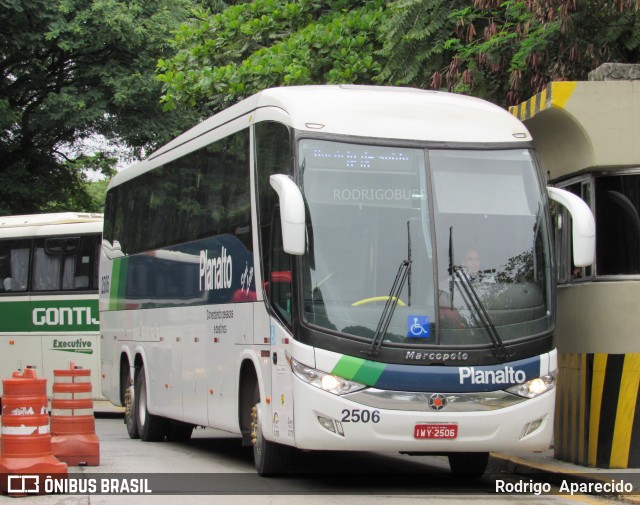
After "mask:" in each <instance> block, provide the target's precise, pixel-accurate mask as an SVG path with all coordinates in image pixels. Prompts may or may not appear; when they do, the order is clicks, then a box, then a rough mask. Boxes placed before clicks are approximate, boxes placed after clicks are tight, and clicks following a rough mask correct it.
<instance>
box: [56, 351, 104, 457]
mask: <svg viewBox="0 0 640 505" xmlns="http://www.w3.org/2000/svg"><path fill="white" fill-rule="evenodd" d="M51 446H52V449H53V454H54V455H55V456H56V457H57V458H58V459H59V460H60V461H64V462H65V463H67V464H68V465H72V466H78V465H88V466H98V465H99V464H100V440H98V436H97V435H96V423H95V417H94V415H93V399H92V394H91V370H87V369H82V368H77V367H76V366H74V364H73V363H71V366H70V368H69V370H54V371H53V400H52V401H51Z"/></svg>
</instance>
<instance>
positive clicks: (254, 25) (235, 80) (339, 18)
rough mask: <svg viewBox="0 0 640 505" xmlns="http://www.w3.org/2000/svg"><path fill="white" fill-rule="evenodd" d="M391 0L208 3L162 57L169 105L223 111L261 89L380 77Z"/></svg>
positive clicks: (161, 69) (162, 77)
mask: <svg viewBox="0 0 640 505" xmlns="http://www.w3.org/2000/svg"><path fill="white" fill-rule="evenodd" d="M383 7H384V2H383V0H371V1H352V0H296V1H294V0H291V1H287V0H255V1H254V2H251V3H246V4H239V5H235V6H232V7H229V8H227V9H226V10H224V11H223V12H221V13H219V14H215V15H212V14H211V13H210V12H208V11H206V10H200V11H199V12H198V13H197V16H196V18H195V19H193V20H190V22H189V23H185V24H183V25H182V26H181V28H180V30H179V31H178V33H177V34H176V36H175V37H174V38H173V39H172V40H171V45H172V48H173V49H174V51H175V53H176V54H175V56H173V57H171V58H167V59H161V60H160V61H159V63H158V71H159V79H160V80H161V81H162V82H163V83H164V88H163V91H164V95H163V97H162V100H163V101H164V103H165V109H166V110H172V109H173V108H174V107H176V106H178V105H179V104H186V105H189V106H192V107H195V106H198V107H203V108H204V109H205V110H207V111H208V112H215V111H218V110H220V109H221V108H223V107H225V106H226V105H228V104H230V103H233V102H236V101H238V100H239V99H241V98H244V97H246V96H249V95H251V94H253V93H255V92H257V91H259V90H261V89H264V88H267V87H271V86H280V85H294V84H316V83H372V82H373V80H374V78H375V76H376V75H377V74H378V73H379V72H380V69H381V67H380V64H379V62H378V61H377V59H376V57H375V53H376V51H378V50H379V49H381V47H382V46H381V44H380V42H379V35H380V33H379V30H380V27H381V21H382V18H383V16H384V8H383Z"/></svg>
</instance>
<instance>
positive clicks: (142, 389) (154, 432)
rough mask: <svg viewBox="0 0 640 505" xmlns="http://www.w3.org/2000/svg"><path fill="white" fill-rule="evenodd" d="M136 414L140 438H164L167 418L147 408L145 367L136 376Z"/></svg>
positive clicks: (151, 440)
mask: <svg viewBox="0 0 640 505" xmlns="http://www.w3.org/2000/svg"><path fill="white" fill-rule="evenodd" d="M134 400H135V401H134V404H135V409H134V411H135V414H136V419H137V425H138V432H139V433H140V438H141V439H142V440H143V441H145V442H159V441H161V440H164V437H165V435H166V432H167V421H166V419H164V418H162V417H160V416H156V415H153V414H150V413H149V409H148V408H147V380H146V378H145V373H144V367H142V368H140V372H138V375H137V377H136V388H135V395H134Z"/></svg>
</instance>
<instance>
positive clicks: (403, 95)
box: [110, 85, 531, 186]
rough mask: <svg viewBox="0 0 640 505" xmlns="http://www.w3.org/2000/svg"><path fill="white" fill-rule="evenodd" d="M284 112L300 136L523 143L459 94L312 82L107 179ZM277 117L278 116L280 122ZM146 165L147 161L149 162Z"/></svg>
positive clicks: (505, 122) (245, 107)
mask: <svg viewBox="0 0 640 505" xmlns="http://www.w3.org/2000/svg"><path fill="white" fill-rule="evenodd" d="M269 108H272V109H277V110H279V111H280V112H284V113H285V115H286V117H287V118H288V121H289V124H290V126H292V127H293V128H295V129H297V130H300V131H308V132H315V133H323V134H336V135H349V136H354V137H366V138H379V139H388V140H393V139H397V140H409V141H424V142H434V143H443V144H458V145H460V144H465V143H466V144H472V143H473V144H476V143H499V144H505V143H516V144H517V143H522V142H523V141H524V142H530V141H531V136H530V134H529V132H528V131H527V129H526V128H525V126H524V125H523V124H522V123H521V122H520V121H519V120H518V119H517V118H515V117H514V116H513V115H511V114H509V113H508V112H507V111H506V110H505V109H502V108H501V107H498V106H497V105H494V104H491V103H489V102H487V101H484V100H481V99H478V98H474V97H469V96H466V95H460V94H454V93H446V92H441V91H428V90H421V89H414V88H400V87H385V86H357V85H317V86H290V87H282V88H271V89H265V90H263V91H261V92H259V93H257V94H255V95H253V96H251V97H249V98H246V99H244V100H242V101H241V102H239V103H237V104H235V105H233V106H231V107H229V108H228V109H225V110H224V111H221V112H220V113H218V114H216V115H214V116H212V117H210V118H209V119H206V120H205V121H203V122H202V123H200V124H198V125H196V126H195V127H193V128H191V129H190V130H189V131H187V132H185V133H184V134H182V135H180V136H179V137H177V138H176V139H174V140H172V141H171V142H169V143H168V144H166V145H165V146H163V147H161V148H160V149H159V150H158V151H156V152H154V153H153V154H151V155H150V156H149V158H148V159H147V160H145V161H143V162H141V163H138V164H136V165H134V166H133V167H131V168H132V169H133V170H125V171H124V172H122V173H120V174H119V175H117V176H116V177H114V179H113V181H112V184H111V185H110V186H112V185H114V184H118V183H120V182H124V181H125V180H128V179H131V178H133V177H136V176H137V175H140V174H141V173H143V172H146V171H147V170H149V169H151V168H153V167H154V166H156V165H159V164H162V163H163V162H164V160H162V159H161V158H163V155H168V159H167V161H169V159H173V158H175V157H177V153H176V152H172V151H178V150H179V151H180V155H182V154H186V152H189V151H190V149H189V148H188V146H187V144H189V143H190V142H192V141H195V140H196V139H197V140H198V145H199V146H200V145H201V143H200V142H201V141H202V138H203V137H204V136H208V135H209V134H211V135H212V141H213V139H214V137H215V134H213V132H214V130H216V129H217V128H219V127H221V126H223V125H227V124H229V123H230V122H232V121H234V120H236V119H238V118H242V117H243V116H248V119H247V120H246V121H245V122H244V124H245V125H248V124H250V122H251V121H253V118H252V117H251V115H252V114H253V113H255V112H257V111H259V110H266V109H269ZM281 116H282V115H280V117H281ZM150 162H152V163H150Z"/></svg>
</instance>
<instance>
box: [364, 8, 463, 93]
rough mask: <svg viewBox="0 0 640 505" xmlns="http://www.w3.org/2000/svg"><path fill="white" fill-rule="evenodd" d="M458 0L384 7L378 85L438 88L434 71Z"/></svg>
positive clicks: (443, 52) (444, 53)
mask: <svg viewBox="0 0 640 505" xmlns="http://www.w3.org/2000/svg"><path fill="white" fill-rule="evenodd" d="M466 3H468V2H461V1H460V0H452V1H450V0H398V1H396V2H392V3H391V4H389V6H388V7H387V11H388V14H387V16H386V17H385V22H384V24H383V26H382V33H383V36H384V47H383V49H382V50H381V51H380V52H379V55H380V56H382V57H384V59H385V66H384V68H383V70H382V72H381V73H380V75H379V76H378V77H377V78H376V80H377V81H378V82H380V83H390V84H398V85H412V86H417V87H420V88H424V87H432V88H436V89H437V88H439V87H440V86H441V84H442V83H441V80H440V79H439V76H438V74H435V75H434V70H435V69H440V68H441V67H442V66H443V65H444V64H445V58H446V57H447V48H446V47H445V41H446V40H447V39H448V38H449V37H450V36H451V34H452V33H453V31H454V29H455V24H454V20H453V19H452V18H451V16H450V11H451V10H452V9H454V8H455V7H456V6H457V5H462V4H466Z"/></svg>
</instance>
